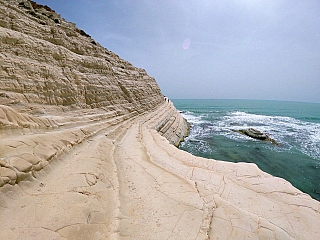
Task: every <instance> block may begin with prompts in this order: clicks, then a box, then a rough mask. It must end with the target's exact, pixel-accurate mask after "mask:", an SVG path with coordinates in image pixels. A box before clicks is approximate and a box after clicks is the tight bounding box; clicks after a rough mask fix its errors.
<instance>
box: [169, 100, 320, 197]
mask: <svg viewBox="0 0 320 240" xmlns="http://www.w3.org/2000/svg"><path fill="white" fill-rule="evenodd" d="M172 102H173V103H174V105H175V107H176V108H177V109H178V110H179V111H180V112H181V113H182V115H183V117H184V118H186V119H187V121H188V122H189V123H190V126H191V128H190V134H189V136H188V137H187V138H186V139H185V141H184V142H182V143H181V145H180V148H181V149H182V150H185V151H187V152H189V153H192V154H193V155H195V156H200V157H205V158H210V159H216V160H222V161H228V162H248V163H255V164H256V165H257V166H258V167H259V168H260V169H261V170H263V171H264V172H267V173H269V174H271V175H273V176H277V177H281V178H284V179H286V180H287V181H289V182H290V183H291V184H292V185H293V186H295V187H296V188H298V189H300V190H301V191H302V192H304V193H307V194H309V195H310V196H311V197H312V198H314V199H316V200H318V201H320V103H307V102H286V101H264V100H220V99H211V100H204V99H201V100H194V99H192V100H182V99H174V100H172ZM246 128H254V129H257V130H259V131H261V132H263V133H265V134H267V135H268V136H269V137H271V138H272V139H274V140H276V141H277V142H278V143H279V145H275V144H272V143H271V142H266V141H260V140H256V139H253V138H250V137H247V136H245V135H241V134H239V133H237V132H234V131H232V130H233V129H235V130H240V129H246Z"/></svg>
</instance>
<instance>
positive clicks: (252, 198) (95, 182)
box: [0, 0, 320, 240]
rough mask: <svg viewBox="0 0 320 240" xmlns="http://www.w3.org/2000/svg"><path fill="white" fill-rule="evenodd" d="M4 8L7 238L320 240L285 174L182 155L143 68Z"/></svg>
mask: <svg viewBox="0 0 320 240" xmlns="http://www.w3.org/2000/svg"><path fill="white" fill-rule="evenodd" d="M0 14H1V21H0V43H1V45H0V49H1V51H0V63H1V65H0V226H1V227H0V239H30V240H31V239H32V240H33V239H57V240H58V239H60V240H61V239H211V240H212V239H320V231H319V226H320V203H319V202H318V201H316V200H314V199H312V198H311V197H310V196H308V195H307V194H304V193H302V192H300V191H299V190H297V189H296V188H294V187H293V186H292V185H291V184H290V183H288V182H287V181H285V180H283V179H280V178H276V177H273V176H271V175H269V174H267V173H264V172H262V171H261V170H259V169H258V167H257V166H256V165H254V164H247V163H237V164H236V163H227V162H220V161H217V160H213V159H204V158H200V157H195V156H193V155H191V154H189V153H186V152H184V151H181V150H179V149H178V148H177V147H176V145H178V144H179V142H180V141H181V140H183V138H184V137H185V136H186V135H187V133H188V127H189V126H188V123H187V122H186V120H185V119H183V117H182V116H181V115H180V113H179V112H178V111H177V110H176V108H175V107H174V105H173V104H172V102H171V101H170V100H169V99H167V98H165V97H163V95H162V94H161V91H160V89H159V87H158V85H157V83H156V81H155V79H154V78H152V77H150V76H148V75H147V73H146V71H145V70H143V69H139V68H136V67H134V66H132V65H131V64H130V63H128V62H127V61H125V60H123V59H121V58H120V57H119V56H117V55H116V54H114V53H112V52H110V51H108V50H107V49H105V48H103V47H102V46H100V45H99V44H98V43H96V42H95V41H94V40H93V39H92V38H91V37H90V36H89V35H88V34H86V33H85V32H84V31H82V30H79V29H78V28H77V27H76V26H75V24H72V23H69V22H67V21H65V20H64V19H63V18H61V17H60V15H59V14H57V13H56V12H54V11H53V10H52V9H50V8H49V7H47V6H41V5H39V4H36V3H35V2H33V1H28V0H7V1H3V0H0Z"/></svg>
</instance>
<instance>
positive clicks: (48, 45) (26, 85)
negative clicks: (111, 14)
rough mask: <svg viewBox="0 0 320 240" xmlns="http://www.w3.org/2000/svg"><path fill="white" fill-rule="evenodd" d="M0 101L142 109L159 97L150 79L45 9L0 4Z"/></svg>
mask: <svg viewBox="0 0 320 240" xmlns="http://www.w3.org/2000/svg"><path fill="white" fill-rule="evenodd" d="M0 3H1V9H0V11H1V21H0V26H1V29H0V31H1V32H0V42H1V55H0V57H1V58H0V59H1V63H2V64H1V72H0V74H1V75H0V78H1V82H0V89H1V93H0V96H1V98H0V100H1V102H2V103H4V102H6V103H17V102H19V103H20V104H21V103H28V104H41V105H57V106H63V107H81V108H96V107H104V108H106V109H108V108H114V106H119V107H120V108H121V109H123V110H129V111H134V110H135V111H139V112H142V111H144V110H148V109H150V108H152V107H155V106H157V105H159V104H160V103H163V101H164V99H163V96H162V94H161V92H160V89H159V87H158V85H157V83H156V82H155V80H154V79H153V78H152V77H150V76H148V75H147V73H146V71H145V70H143V69H139V68H136V67H134V66H132V65H131V64H130V63H129V62H127V61H125V60H123V59H121V58H120V57H118V56H117V55H116V54H114V53H112V52H111V51H108V50H107V49H105V48H103V47H102V46H101V45H99V44H98V43H96V42H95V41H94V40H93V39H92V38H91V37H90V36H89V35H88V34H86V33H85V32H84V31H82V30H79V29H78V28H77V27H76V26H75V24H73V23H70V22H67V21H65V20H64V19H62V18H61V17H60V16H59V15H58V14H57V13H55V12H54V11H53V10H51V9H50V8H48V7H44V6H41V5H38V4H36V3H34V2H29V1H7V0H6V1H0Z"/></svg>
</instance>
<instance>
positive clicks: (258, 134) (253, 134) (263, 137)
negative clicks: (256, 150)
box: [232, 128, 279, 145]
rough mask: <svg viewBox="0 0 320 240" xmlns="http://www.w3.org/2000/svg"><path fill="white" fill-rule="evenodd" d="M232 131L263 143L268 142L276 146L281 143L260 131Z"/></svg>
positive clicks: (250, 129) (252, 129) (249, 129)
mask: <svg viewBox="0 0 320 240" xmlns="http://www.w3.org/2000/svg"><path fill="white" fill-rule="evenodd" d="M232 131H234V132H237V133H240V134H243V135H246V136H248V137H251V138H254V139H258V140H261V141H267V142H271V143H273V144H275V145H279V143H278V142H277V141H276V140H274V139H272V138H271V137H269V136H268V135H267V134H265V133H263V132H260V131H259V130H257V129H254V128H247V129H240V130H238V129H232Z"/></svg>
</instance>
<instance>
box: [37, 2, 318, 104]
mask: <svg viewBox="0 0 320 240" xmlns="http://www.w3.org/2000/svg"><path fill="white" fill-rule="evenodd" d="M36 1H37V2H38V3H40V4H44V5H48V6H50V7H51V8H52V9H54V10H55V11H56V12H58V13H60V14H61V15H62V17H63V18H65V19H66V20H67V21H71V22H74V23H76V24H77V26H78V27H79V28H81V29H83V30H84V31H85V32H87V33H88V34H90V35H91V36H92V37H93V38H94V39H95V40H96V41H97V42H99V43H100V44H101V45H103V46H104V47H106V48H107V49H109V50H111V51H113V52H115V53H116V54H118V55H119V56H120V57H122V58H124V59H125V60H128V61H129V62H131V63H132V64H133V65H135V66H136V67H140V68H144V69H146V71H147V72H148V74H149V75H151V76H153V77H155V79H156V81H157V82H158V84H159V85H160V88H161V90H162V93H163V94H164V95H166V96H168V97H170V98H172V99H174V98H215V99H217V98H233V99H234V98H236V99H238V98H241V99H242V98H245V99H270V100H291V101H311V102H320V1H319V0H194V1H192V0H189V1H188V0H67V1H66V0H36Z"/></svg>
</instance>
